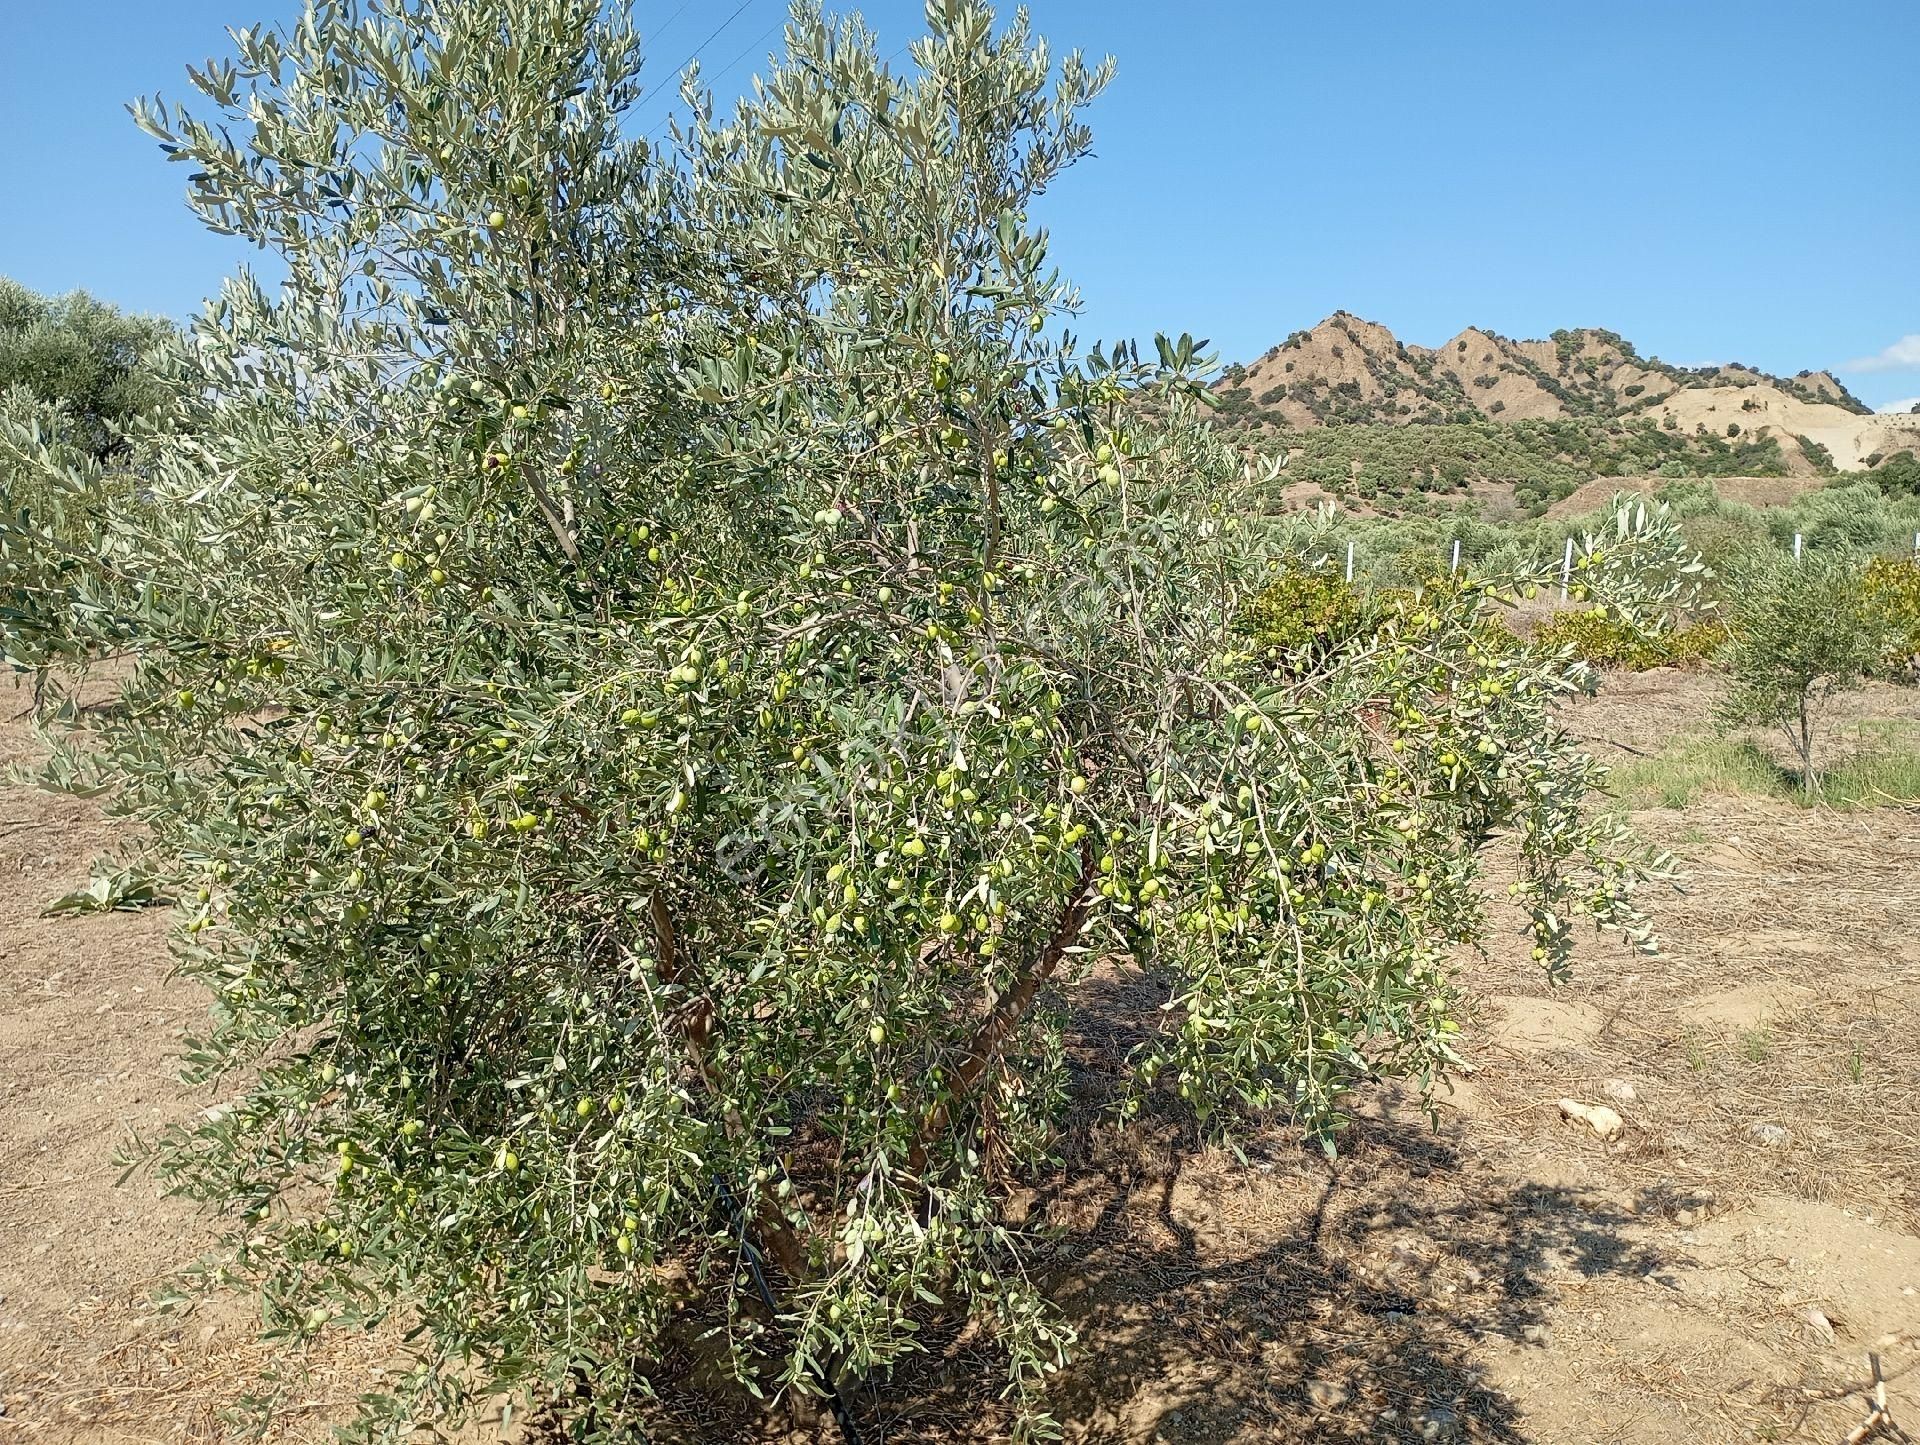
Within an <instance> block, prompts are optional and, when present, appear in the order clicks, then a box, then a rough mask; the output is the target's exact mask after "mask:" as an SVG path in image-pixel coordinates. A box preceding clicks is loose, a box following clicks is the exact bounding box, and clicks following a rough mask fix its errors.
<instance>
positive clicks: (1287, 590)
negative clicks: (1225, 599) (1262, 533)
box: [1238, 564, 1380, 673]
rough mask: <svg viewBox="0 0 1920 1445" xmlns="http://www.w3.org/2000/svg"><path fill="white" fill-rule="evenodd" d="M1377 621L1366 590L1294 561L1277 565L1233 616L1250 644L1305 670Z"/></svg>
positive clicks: (1283, 665)
mask: <svg viewBox="0 0 1920 1445" xmlns="http://www.w3.org/2000/svg"><path fill="white" fill-rule="evenodd" d="M1379 622H1380V613H1379V609H1378V607H1377V606H1376V605H1374V604H1373V603H1372V602H1371V601H1370V600H1369V598H1368V597H1367V596H1366V595H1365V594H1363V593H1362V592H1360V591H1359V590H1358V589H1356V588H1354V587H1353V586H1351V585H1350V584H1349V583H1347V582H1346V581H1344V580H1343V579H1342V578H1340V577H1339V576H1337V575H1335V574H1334V573H1331V572H1327V571H1317V570H1312V569H1309V568H1307V567H1303V566H1300V565H1298V564H1294V565H1289V566H1287V567H1284V568H1282V569H1281V571H1280V574H1279V575H1278V576H1277V577H1276V578H1275V579H1274V580H1273V581H1271V582H1269V583H1268V584H1267V585H1266V586H1265V587H1263V588H1262V589H1261V590H1260V591H1259V593H1257V594H1256V595H1255V596H1254V598H1253V599H1252V601H1250V602H1249V603H1248V604H1247V606H1246V607H1245V609H1243V610H1242V612H1241V614H1240V617H1239V619H1238V624H1239V627H1240V629H1241V630H1242V631H1243V632H1244V633H1245V634H1246V635H1247V637H1248V639H1249V641H1250V643H1251V645H1252V646H1253V647H1254V648H1255V649H1256V650H1258V651H1259V652H1260V653H1261V654H1262V655H1264V656H1265V657H1266V658H1267V659H1268V660H1270V661H1271V662H1273V663H1274V664H1275V665H1276V666H1277V667H1279V668H1280V669H1282V670H1283V671H1286V672H1292V673H1303V672H1307V671H1310V670H1311V669H1312V668H1314V667H1316V666H1318V665H1319V664H1320V663H1321V662H1323V661H1324V660H1325V659H1326V658H1327V657H1328V656H1329V655H1330V654H1331V653H1333V652H1336V651H1338V650H1339V649H1341V648H1343V647H1345V646H1347V645H1348V644H1349V643H1351V642H1353V641H1355V640H1356V639H1359V638H1361V637H1363V636H1365V635H1367V634H1368V633H1370V632H1371V631H1372V630H1373V629H1374V628H1376V627H1377V626H1378V625H1379Z"/></svg>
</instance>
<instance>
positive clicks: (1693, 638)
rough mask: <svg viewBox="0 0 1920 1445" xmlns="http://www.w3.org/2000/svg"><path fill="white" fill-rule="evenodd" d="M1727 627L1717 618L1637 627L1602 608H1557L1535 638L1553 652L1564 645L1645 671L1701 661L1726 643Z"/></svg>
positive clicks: (1596, 659)
mask: <svg viewBox="0 0 1920 1445" xmlns="http://www.w3.org/2000/svg"><path fill="white" fill-rule="evenodd" d="M1726 640H1727V629H1726V626H1725V624H1723V623H1720V622H1696V623H1693V624H1690V625H1688V626H1683V627H1675V628H1670V629H1668V630H1666V631H1663V632H1652V633H1649V632H1646V631H1643V630H1642V629H1640V628H1636V627H1634V626H1632V625H1631V624H1630V623H1628V622H1627V621H1626V620H1625V619H1623V618H1621V617H1620V616H1619V615H1618V614H1617V613H1609V612H1608V611H1607V610H1606V609H1605V608H1572V609H1568V610H1565V611H1561V612H1556V613H1555V614H1554V615H1553V617H1552V618H1551V619H1550V620H1549V621H1548V622H1547V623H1546V624H1545V625H1544V626H1542V627H1539V628H1537V629H1535V631H1534V633H1533V638H1532V641H1533V644H1534V645H1535V646H1536V647H1540V648H1544V649H1546V650H1548V651H1551V652H1559V651H1561V650H1563V649H1565V650H1568V651H1570V652H1571V654H1572V655H1573V656H1574V657H1577V658H1579V659H1580V661H1582V662H1585V663H1587V664H1589V665H1590V666H1593V667H1623V668H1626V669H1627V670H1629V671H1631V672H1644V671H1646V670H1647V669H1648V668H1653V667H1685V666H1699V665H1702V664H1704V663H1706V662H1708V661H1710V660H1712V658H1713V657H1714V656H1715V655H1716V654H1717V653H1718V652H1719V651H1720V650H1721V648H1722V647H1724V646H1725V644H1726Z"/></svg>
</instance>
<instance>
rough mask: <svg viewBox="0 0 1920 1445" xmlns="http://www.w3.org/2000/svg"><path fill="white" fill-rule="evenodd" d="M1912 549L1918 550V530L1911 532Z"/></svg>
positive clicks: (1919, 540) (1919, 535)
mask: <svg viewBox="0 0 1920 1445" xmlns="http://www.w3.org/2000/svg"><path fill="white" fill-rule="evenodd" d="M1913 550H1914V551H1916V552H1920V532H1915V533H1914V534H1913Z"/></svg>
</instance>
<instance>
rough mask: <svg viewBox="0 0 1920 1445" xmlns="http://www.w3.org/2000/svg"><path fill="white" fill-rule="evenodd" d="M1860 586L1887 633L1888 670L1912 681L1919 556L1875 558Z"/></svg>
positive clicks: (1918, 633)
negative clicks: (1862, 587) (1864, 590)
mask: <svg viewBox="0 0 1920 1445" xmlns="http://www.w3.org/2000/svg"><path fill="white" fill-rule="evenodd" d="M1863 583H1864V586H1865V587H1866V593H1867V601H1868V604H1869V605H1870V606H1871V607H1872V608H1873V609H1874V611H1875V612H1877V613H1878V614H1879V617H1880V621H1881V625H1882V626H1884V627H1885V628H1886V631H1887V637H1888V653H1889V658H1888V668H1887V670H1888V671H1889V672H1891V673H1892V674H1893V675H1894V676H1897V677H1908V678H1911V677H1912V676H1913V675H1914V669H1915V667H1916V665H1917V664H1920V557H1916V556H1912V555H1908V556H1905V557H1899V558H1893V557H1875V558H1874V559H1873V560H1872V561H1871V562H1869V563H1868V564H1867V570H1866V574H1865V576H1864V578H1863Z"/></svg>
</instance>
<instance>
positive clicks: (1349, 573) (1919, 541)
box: [1347, 536, 1920, 582]
mask: <svg viewBox="0 0 1920 1445" xmlns="http://www.w3.org/2000/svg"><path fill="white" fill-rule="evenodd" d="M1913 540H1914V542H1915V543H1916V545H1920V536H1917V537H1915V538H1914V539H1913ZM1347 581H1349V582H1351V581H1353V543H1351V542H1349V543H1347Z"/></svg>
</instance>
